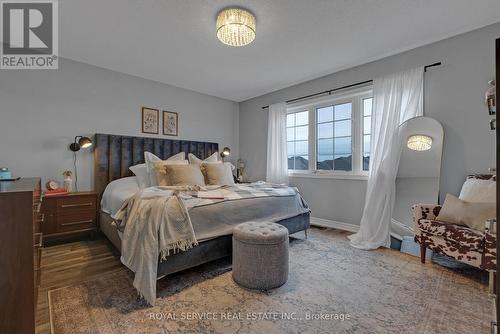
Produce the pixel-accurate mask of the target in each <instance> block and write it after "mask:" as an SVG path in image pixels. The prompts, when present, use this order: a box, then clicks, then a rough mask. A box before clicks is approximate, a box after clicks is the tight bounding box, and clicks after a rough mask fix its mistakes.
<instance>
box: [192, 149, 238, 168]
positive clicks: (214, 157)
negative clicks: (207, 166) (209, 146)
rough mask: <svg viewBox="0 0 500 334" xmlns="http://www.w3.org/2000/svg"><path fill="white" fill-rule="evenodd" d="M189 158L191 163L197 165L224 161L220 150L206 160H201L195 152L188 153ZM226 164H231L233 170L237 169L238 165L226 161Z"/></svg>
mask: <svg viewBox="0 0 500 334" xmlns="http://www.w3.org/2000/svg"><path fill="white" fill-rule="evenodd" d="M188 159H189V163H190V164H195V165H201V164H202V163H203V162H208V163H222V161H220V160H219V152H215V153H213V154H212V155H211V156H209V157H208V158H206V159H205V160H201V159H200V158H198V157H197V156H196V155H194V154H193V153H189V154H188ZM226 164H229V165H230V166H231V170H235V169H236V167H235V166H234V165H233V164H232V163H230V162H226Z"/></svg>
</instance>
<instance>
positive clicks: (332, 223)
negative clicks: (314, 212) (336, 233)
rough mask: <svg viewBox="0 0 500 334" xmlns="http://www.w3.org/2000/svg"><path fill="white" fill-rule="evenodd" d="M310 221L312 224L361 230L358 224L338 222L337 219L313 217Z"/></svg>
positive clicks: (347, 229) (339, 228) (344, 229)
mask: <svg viewBox="0 0 500 334" xmlns="http://www.w3.org/2000/svg"><path fill="white" fill-rule="evenodd" d="M310 222H311V225H312V226H319V227H328V228H335V229H337V230H343V231H349V232H358V230H359V226H358V225H354V224H349V223H344V222H338V221H335V220H329V219H323V218H316V217H311V219H310Z"/></svg>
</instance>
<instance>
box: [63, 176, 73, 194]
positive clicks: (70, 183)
mask: <svg viewBox="0 0 500 334" xmlns="http://www.w3.org/2000/svg"><path fill="white" fill-rule="evenodd" d="M64 190H66V191H67V192H69V193H70V192H73V180H72V179H71V177H66V178H65V179H64Z"/></svg>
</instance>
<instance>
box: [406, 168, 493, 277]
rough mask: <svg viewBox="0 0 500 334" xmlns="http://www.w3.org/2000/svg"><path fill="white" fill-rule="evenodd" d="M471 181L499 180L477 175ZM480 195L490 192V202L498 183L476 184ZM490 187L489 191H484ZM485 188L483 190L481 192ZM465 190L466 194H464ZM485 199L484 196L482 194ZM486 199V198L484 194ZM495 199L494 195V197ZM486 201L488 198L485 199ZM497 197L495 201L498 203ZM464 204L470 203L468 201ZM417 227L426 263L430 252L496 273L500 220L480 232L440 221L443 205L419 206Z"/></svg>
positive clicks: (491, 221)
mask: <svg viewBox="0 0 500 334" xmlns="http://www.w3.org/2000/svg"><path fill="white" fill-rule="evenodd" d="M468 179H480V180H490V181H496V176H492V175H473V176H469V177H468ZM476 183H477V184H476V185H473V186H474V187H475V189H474V190H473V191H474V192H476V194H475V196H477V192H478V191H479V192H481V191H482V190H483V191H488V192H489V193H488V198H491V196H490V194H491V193H492V191H493V190H494V186H495V184H496V182H493V183H491V182H489V184H488V182H476ZM484 185H486V186H487V187H484ZM481 187H483V188H481ZM464 188H465V184H464V187H463V188H462V192H461V196H462V193H464ZM479 195H481V194H479ZM482 195H484V194H482ZM493 196H494V195H493ZM483 197H484V196H483ZM494 198H495V197H493V201H494ZM463 200H465V201H467V199H466V198H463ZM412 210H413V220H414V224H415V241H416V242H418V243H419V244H420V257H421V260H422V263H425V251H426V249H427V248H429V249H431V250H432V251H434V252H436V253H440V254H445V255H448V256H450V257H452V258H454V259H456V260H458V261H460V262H463V263H466V264H469V265H471V266H474V267H477V268H481V269H484V270H487V271H489V272H490V273H491V272H494V271H496V253H497V252H496V220H490V221H486V222H485V230H484V231H478V230H473V229H470V228H467V227H464V226H459V225H451V224H446V223H442V222H439V221H437V220H435V219H436V217H437V216H438V214H439V211H440V210H441V206H440V205H428V204H417V205H414V206H413V207H412Z"/></svg>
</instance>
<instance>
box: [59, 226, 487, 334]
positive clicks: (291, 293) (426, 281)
mask: <svg viewBox="0 0 500 334" xmlns="http://www.w3.org/2000/svg"><path fill="white" fill-rule="evenodd" d="M479 277H480V276H478V275H475V274H474V272H472V273H470V272H467V273H464V272H461V271H453V270H450V269H447V268H444V267H441V266H438V265H436V264H425V265H422V264H421V263H420V261H419V259H418V258H416V257H412V256H410V255H406V254H402V253H399V252H397V251H394V250H390V249H384V250H377V251H363V250H358V249H355V248H352V247H350V246H349V244H348V240H347V238H346V234H342V233H339V232H336V231H334V230H320V229H312V230H311V232H310V233H309V238H308V239H307V240H292V241H291V243H290V274H289V279H288V282H287V283H286V284H285V285H284V286H282V287H280V288H278V289H275V290H272V291H267V292H263V291H251V290H246V289H243V288H241V287H239V286H238V285H237V284H236V283H235V282H234V281H233V280H232V277H231V272H230V264H229V263H228V261H227V260H223V261H218V262H215V263H210V264H208V265H204V266H201V267H198V268H195V269H194V270H189V271H186V272H183V273H181V274H176V275H173V276H169V277H166V278H164V279H162V280H160V281H159V283H158V295H159V297H158V299H157V301H156V306H154V307H149V306H147V305H146V304H145V303H144V302H143V301H142V300H140V299H138V298H137V295H136V291H135V290H134V288H133V287H132V276H131V274H130V273H129V272H128V271H127V270H125V269H124V270H122V271H119V272H116V273H113V274H109V275H106V276H103V277H100V278H98V279H94V280H92V281H88V282H86V283H82V284H79V285H77V286H71V287H65V288H61V289H58V290H53V291H50V292H49V303H50V312H51V326H52V331H53V333H54V334H60V333H72V334H74V333H102V334H108V333H134V334H139V333H472V332H474V333H489V326H490V320H491V319H492V316H493V302H492V299H491V298H490V297H489V296H488V292H487V286H486V284H485V283H484V282H482V281H481V279H479Z"/></svg>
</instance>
